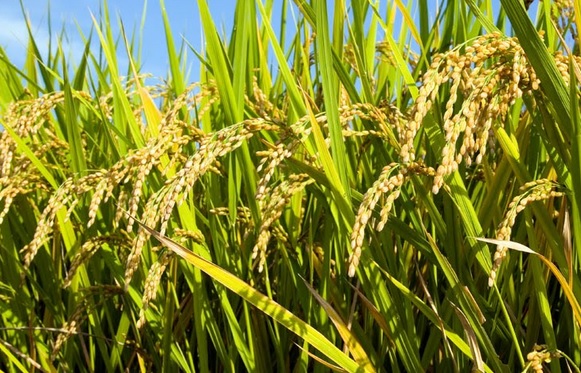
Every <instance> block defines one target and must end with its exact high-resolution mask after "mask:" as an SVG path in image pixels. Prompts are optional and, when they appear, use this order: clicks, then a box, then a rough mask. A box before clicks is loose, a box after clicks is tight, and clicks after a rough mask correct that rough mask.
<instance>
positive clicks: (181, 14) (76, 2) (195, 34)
mask: <svg viewBox="0 0 581 373" xmlns="http://www.w3.org/2000/svg"><path fill="white" fill-rule="evenodd" d="M23 1H24V6H25V9H26V13H27V15H28V17H29V19H30V21H31V25H32V29H33V32H34V35H35V39H36V41H37V43H38V45H39V47H40V48H41V52H43V54H45V53H46V49H47V47H48V42H49V39H50V38H49V33H48V8H49V1H48V0H23ZM196 3H197V2H196V1H195V0H166V1H165V7H166V10H167V13H168V17H169V19H170V23H171V25H172V28H173V34H174V40H175V42H176V44H178V45H179V43H181V40H182V39H181V37H182V36H183V37H185V38H186V40H187V41H188V42H189V43H190V44H191V45H193V46H194V48H195V49H196V50H198V51H200V50H201V49H202V35H201V34H202V33H201V26H200V20H199V15H198V9H197V5H196ZM235 3H236V1H235V0H208V4H209V6H210V11H211V13H212V16H213V18H214V22H215V23H216V25H217V27H219V28H220V29H223V30H228V32H229V30H230V28H231V24H232V19H233V16H234V6H235ZM100 4H101V1H100V0H52V1H50V14H51V23H52V30H53V37H52V42H53V43H56V41H57V38H56V35H57V34H58V33H59V32H60V30H61V29H62V27H63V25H64V26H65V28H66V30H67V35H68V37H69V38H68V40H64V41H63V47H64V50H65V51H67V52H68V53H71V56H70V57H72V58H73V59H75V60H76V59H78V57H79V56H80V55H81V54H82V50H83V43H82V41H81V39H80V37H79V33H78V31H77V30H78V28H77V27H80V28H81V30H82V32H83V33H84V34H85V35H88V34H89V31H90V29H91V26H92V20H91V13H93V14H94V15H95V17H96V18H98V14H99V7H100ZM108 5H109V13H110V16H111V21H112V23H113V24H114V25H115V27H116V26H117V21H116V20H117V16H118V15H119V16H120V17H121V19H122V20H123V24H124V27H125V30H126V31H127V32H128V33H131V32H132V30H134V28H135V29H136V30H138V29H139V26H140V23H141V17H142V14H143V9H144V6H145V1H137V0H118V1H115V0H109V1H108ZM114 35H117V30H116V29H114ZM27 40H28V35H27V31H26V24H25V21H24V17H23V15H22V11H21V9H20V4H19V1H18V0H0V45H1V46H2V47H3V48H4V49H5V50H6V53H7V54H8V56H9V58H10V59H11V60H12V61H13V62H14V63H15V64H16V65H17V66H21V65H22V63H23V61H24V57H25V54H26V43H27ZM143 40H144V43H143V52H142V57H143V59H142V60H143V72H149V73H152V74H153V75H154V76H166V75H167V74H166V71H167V68H168V66H167V57H166V56H167V54H166V48H165V34H164V29H163V21H162V18H161V12H160V4H159V1H158V0H150V1H148V2H147V9H146V19H145V27H144V30H143ZM43 48H44V50H42V49H43ZM188 61H190V62H191V63H192V64H194V62H195V56H194V55H193V54H192V53H190V54H189V55H188ZM125 62H126V61H125ZM120 63H123V60H121V61H120ZM196 73H197V72H196Z"/></svg>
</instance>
